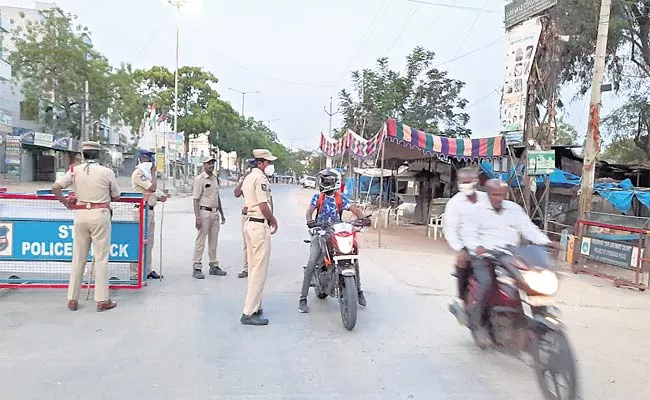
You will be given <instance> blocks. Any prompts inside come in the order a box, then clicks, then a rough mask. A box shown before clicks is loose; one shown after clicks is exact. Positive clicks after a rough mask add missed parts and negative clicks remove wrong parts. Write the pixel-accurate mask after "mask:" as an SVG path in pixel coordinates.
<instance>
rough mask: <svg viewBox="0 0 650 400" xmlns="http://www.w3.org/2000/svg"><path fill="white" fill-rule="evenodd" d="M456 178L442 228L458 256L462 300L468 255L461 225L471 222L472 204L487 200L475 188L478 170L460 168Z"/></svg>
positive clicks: (468, 275)
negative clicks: (456, 188) (455, 186)
mask: <svg viewBox="0 0 650 400" xmlns="http://www.w3.org/2000/svg"><path fill="white" fill-rule="evenodd" d="M456 176H457V178H458V193H456V194H455V195H454V196H453V197H452V198H451V199H449V202H447V205H446V206H445V218H444V223H443V226H442V229H443V231H444V234H445V239H446V240H447V244H449V247H451V248H452V250H454V251H455V252H457V254H458V256H457V258H456V278H457V279H458V298H459V299H460V300H461V301H464V299H465V294H466V292H467V288H468V286H469V277H470V275H471V272H472V269H471V268H470V264H469V261H470V256H469V253H468V252H467V248H466V246H465V237H464V236H463V235H462V231H463V229H464V228H463V227H464V226H465V225H466V224H471V223H472V222H471V221H470V220H467V219H466V217H467V215H468V214H469V212H470V210H471V209H472V208H473V207H474V205H475V204H476V203H477V202H479V201H487V195H486V194H485V193H484V192H479V191H477V190H476V187H477V185H478V172H477V171H476V170H475V169H473V168H469V167H466V168H461V169H460V170H458V173H457V174H456Z"/></svg>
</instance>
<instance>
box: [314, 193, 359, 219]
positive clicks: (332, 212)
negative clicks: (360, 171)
mask: <svg viewBox="0 0 650 400" xmlns="http://www.w3.org/2000/svg"><path fill="white" fill-rule="evenodd" d="M319 197H320V193H318V194H315V195H314V197H312V198H311V205H312V206H314V207H316V211H318V198H319ZM341 202H342V206H343V210H346V211H349V210H350V207H351V206H352V201H350V198H349V197H348V196H347V195H346V194H344V193H341ZM340 221H341V218H339V210H338V209H337V207H336V197H335V196H325V201H323V208H322V210H321V211H320V213H319V214H318V218H317V219H316V222H318V223H322V222H328V223H330V224H332V223H336V222H340Z"/></svg>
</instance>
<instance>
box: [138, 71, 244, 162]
mask: <svg viewBox="0 0 650 400" xmlns="http://www.w3.org/2000/svg"><path fill="white" fill-rule="evenodd" d="M136 76H137V79H138V80H139V82H140V85H139V86H140V93H141V94H142V96H143V97H144V99H145V101H147V102H149V104H155V105H156V106H157V107H159V109H160V110H161V111H162V112H163V113H167V112H171V113H172V114H176V115H177V117H178V131H179V132H185V153H186V154H187V152H188V150H189V141H190V138H195V137H197V136H198V135H200V134H203V133H206V132H208V131H210V130H211V129H212V128H213V127H214V123H215V120H214V118H213V117H214V115H210V113H209V112H208V109H209V108H210V105H211V104H212V108H213V114H214V113H215V112H217V111H216V110H217V109H220V108H221V109H223V107H222V106H223V105H222V104H219V103H217V102H218V101H220V100H219V94H218V93H217V91H216V90H215V89H213V87H214V86H215V85H216V84H217V82H218V79H217V78H216V77H215V76H214V75H213V74H212V73H211V72H209V71H205V70H203V69H202V68H201V67H192V66H184V67H181V68H179V69H178V110H175V109H174V73H173V72H171V71H169V70H168V69H167V68H165V67H161V66H154V67H152V68H150V69H148V70H141V71H138V72H137V74H136ZM231 109H232V108H231ZM233 113H234V111H233Z"/></svg>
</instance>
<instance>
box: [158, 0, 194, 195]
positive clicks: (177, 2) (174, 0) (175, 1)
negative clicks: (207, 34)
mask: <svg viewBox="0 0 650 400" xmlns="http://www.w3.org/2000/svg"><path fill="white" fill-rule="evenodd" d="M167 2H168V3H169V4H171V5H172V6H174V7H175V8H176V68H175V69H174V141H176V136H178V48H179V37H180V26H181V6H184V5H185V4H186V3H187V0H167ZM185 150H187V149H185ZM188 154H189V153H188V152H187V151H185V173H184V174H183V175H184V176H185V179H184V180H185V183H187V180H188V174H189V168H190V160H189V156H188ZM166 158H167V156H166V155H165V163H167V160H166ZM164 186H165V180H163V187H164Z"/></svg>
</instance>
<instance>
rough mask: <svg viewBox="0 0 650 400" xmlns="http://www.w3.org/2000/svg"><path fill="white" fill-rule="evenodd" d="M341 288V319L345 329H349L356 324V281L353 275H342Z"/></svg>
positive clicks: (357, 294)
mask: <svg viewBox="0 0 650 400" xmlns="http://www.w3.org/2000/svg"><path fill="white" fill-rule="evenodd" d="M342 280H343V287H342V288H341V289H342V290H341V299H340V303H341V320H342V321H343V326H344V327H345V329H347V330H349V331H351V330H352V329H354V326H355V325H356V324H357V301H358V296H359V293H358V291H357V281H356V280H355V277H353V276H344V277H343V278H342Z"/></svg>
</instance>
